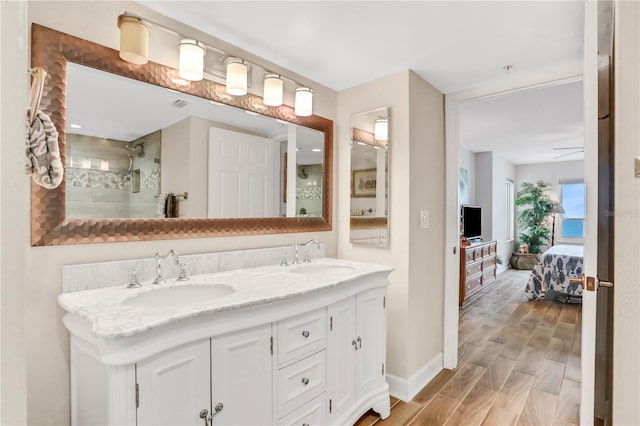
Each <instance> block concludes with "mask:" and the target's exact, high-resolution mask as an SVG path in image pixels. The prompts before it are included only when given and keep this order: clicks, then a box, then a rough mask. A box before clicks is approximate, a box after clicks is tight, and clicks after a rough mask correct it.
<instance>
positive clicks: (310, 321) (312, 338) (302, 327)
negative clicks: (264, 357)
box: [278, 308, 327, 364]
mask: <svg viewBox="0 0 640 426" xmlns="http://www.w3.org/2000/svg"><path fill="white" fill-rule="evenodd" d="M326 344H327V311H326V309H325V308H322V309H318V310H317V311H313V312H309V313H306V314H302V315H298V316H297V317H293V318H289V319H286V320H283V321H279V322H278V363H279V364H285V363H287V362H289V361H292V360H294V359H299V358H301V357H304V356H306V355H309V354H311V353H313V352H316V351H318V350H320V349H323V348H324V347H325V346H326Z"/></svg>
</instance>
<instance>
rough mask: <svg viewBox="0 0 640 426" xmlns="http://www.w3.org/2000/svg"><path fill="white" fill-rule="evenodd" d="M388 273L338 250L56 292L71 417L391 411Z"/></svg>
mask: <svg viewBox="0 0 640 426" xmlns="http://www.w3.org/2000/svg"><path fill="white" fill-rule="evenodd" d="M390 272H391V268H389V267H386V266H379V265H370V264H363V263H356V262H348V261H343V260H336V259H316V260H313V262H311V263H304V264H300V265H292V266H277V265H273V266H263V267H257V268H246V269H238V270H233V271H225V272H218V273H210V274H201V275H196V276H192V277H191V279H190V280H189V281H186V282H176V281H174V280H168V281H167V284H164V285H162V286H158V285H151V284H145V283H143V284H144V285H143V286H142V287H141V288H137V289H127V288H125V286H122V285H121V286H117V287H107V288H100V289H94V290H86V291H74V292H68V293H63V294H61V295H60V296H59V298H58V301H59V304H60V306H62V308H63V309H64V310H65V311H66V314H65V316H64V319H63V321H64V324H65V325H66V327H67V328H68V329H69V331H70V332H71V399H72V423H73V424H74V425H84V424H108V425H136V424H138V425H157V424H176V425H177V424H179V425H210V424H216V425H224V424H253V425H263V424H286V425H293V424H296V425H305V424H306V425H323V424H332V425H333V424H353V423H354V422H355V421H356V420H357V419H358V418H359V417H360V416H361V415H362V414H364V413H365V412H366V411H367V410H368V409H370V408H373V409H374V410H375V411H376V412H378V413H379V414H380V415H381V417H382V418H386V417H387V416H388V415H389V392H388V384H387V383H386V381H385V347H386V344H385V330H386V326H385V288H386V286H387V285H388V275H389V273H390Z"/></svg>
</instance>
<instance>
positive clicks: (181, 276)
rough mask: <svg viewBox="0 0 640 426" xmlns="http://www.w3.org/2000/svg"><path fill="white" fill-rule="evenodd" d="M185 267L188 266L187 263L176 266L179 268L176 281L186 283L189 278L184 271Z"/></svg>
mask: <svg viewBox="0 0 640 426" xmlns="http://www.w3.org/2000/svg"><path fill="white" fill-rule="evenodd" d="M187 265H189V264H188V263H184V262H181V263H179V264H178V266H179V267H180V272H179V273H178V278H176V281H188V280H189V277H188V276H187V271H186V269H185V268H186V267H187Z"/></svg>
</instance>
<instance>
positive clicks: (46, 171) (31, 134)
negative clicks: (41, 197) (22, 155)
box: [26, 109, 64, 189]
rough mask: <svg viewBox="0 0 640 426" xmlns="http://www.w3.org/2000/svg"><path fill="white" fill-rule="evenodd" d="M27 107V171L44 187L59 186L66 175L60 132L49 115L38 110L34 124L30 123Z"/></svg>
mask: <svg viewBox="0 0 640 426" xmlns="http://www.w3.org/2000/svg"><path fill="white" fill-rule="evenodd" d="M29 116H30V114H29V110H28V109H27V141H26V142H27V165H26V172H27V174H31V177H32V178H33V181H34V182H35V183H37V184H38V185H40V186H42V187H43V188H47V189H53V188H57V187H58V185H60V183H61V182H62V178H63V176H64V167H63V165H62V161H61V160H60V149H59V147H58V132H57V131H56V127H55V126H54V124H53V123H52V122H51V119H50V118H49V116H47V115H46V114H45V113H43V112H42V111H39V110H38V113H37V114H36V117H35V120H34V121H33V124H29Z"/></svg>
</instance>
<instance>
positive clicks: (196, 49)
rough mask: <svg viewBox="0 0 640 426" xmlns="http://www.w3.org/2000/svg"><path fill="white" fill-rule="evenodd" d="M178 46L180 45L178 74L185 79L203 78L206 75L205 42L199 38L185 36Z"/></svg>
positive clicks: (197, 79) (196, 79)
mask: <svg viewBox="0 0 640 426" xmlns="http://www.w3.org/2000/svg"><path fill="white" fill-rule="evenodd" d="M178 46H180V65H179V71H178V75H180V77H181V78H184V79H185V80H191V81H199V80H202V77H203V76H204V44H202V43H200V42H199V41H197V40H193V39H189V38H183V39H182V40H180V42H179V43H178Z"/></svg>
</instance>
